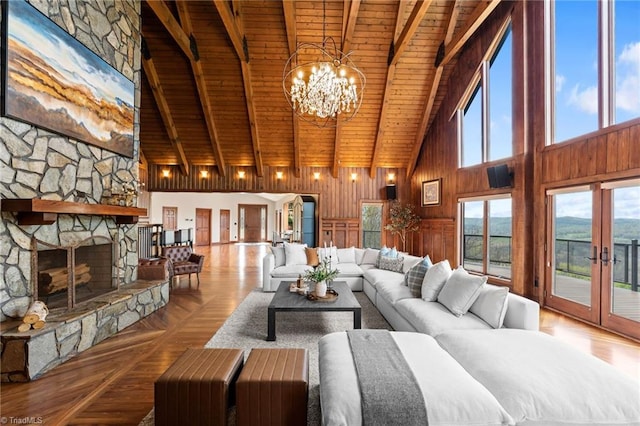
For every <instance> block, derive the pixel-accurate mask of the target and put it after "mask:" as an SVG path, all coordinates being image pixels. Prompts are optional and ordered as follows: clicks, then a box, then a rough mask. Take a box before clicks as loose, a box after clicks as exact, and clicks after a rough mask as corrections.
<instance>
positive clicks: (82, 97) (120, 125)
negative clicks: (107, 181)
mask: <svg viewBox="0 0 640 426" xmlns="http://www.w3.org/2000/svg"><path fill="white" fill-rule="evenodd" d="M3 3H4V6H5V9H4V11H3V16H4V17H6V19H5V22H4V26H5V28H4V30H5V33H4V34H3V36H4V37H3V40H4V43H5V46H3V51H4V54H5V55H6V56H5V58H3V59H4V60H3V63H4V64H5V68H4V69H3V74H4V81H3V86H4V87H3V90H4V92H3V95H4V96H3V105H2V114H3V115H4V116H7V117H11V118H14V119H17V120H20V121H24V122H28V123H31V124H34V125H36V126H38V127H41V128H44V129H48V130H51V131H53V132H56V133H59V134H62V135H65V136H68V137H70V138H73V139H77V140H81V141H83V142H86V143H89V144H93V145H96V146H99V147H101V148H104V149H108V150H110V151H113V152H117V153H119V154H122V155H125V156H128V157H133V127H134V126H133V125H134V84H133V82H132V81H130V80H129V79H127V78H126V77H124V76H123V75H122V74H120V73H119V72H117V71H116V70H115V69H114V68H112V67H111V66H110V65H109V64H107V63H106V62H105V61H104V60H103V59H102V58H100V57H99V56H98V55H96V54H95V53H94V52H92V51H91V50H89V49H88V48H87V47H85V46H84V45H83V44H82V43H80V42H78V41H77V40H76V39H74V38H73V37H71V36H70V35H69V34H68V33H67V32H65V31H64V30H62V29H61V28H60V27H58V26H57V25H56V24H55V23H54V22H53V21H51V20H49V19H48V18H47V17H46V16H44V15H43V14H41V13H40V12H39V11H38V10H36V9H35V8H34V7H32V6H31V5H29V4H28V3H27V2H25V1H8V2H3Z"/></svg>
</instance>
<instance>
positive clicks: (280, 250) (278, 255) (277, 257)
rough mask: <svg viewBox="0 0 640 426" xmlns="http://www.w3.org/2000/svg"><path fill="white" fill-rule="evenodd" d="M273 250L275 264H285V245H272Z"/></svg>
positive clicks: (276, 265)
mask: <svg viewBox="0 0 640 426" xmlns="http://www.w3.org/2000/svg"><path fill="white" fill-rule="evenodd" d="M271 252H272V253H273V258H274V266H275V267H276V268H277V267H278V266H284V247H282V246H276V247H271Z"/></svg>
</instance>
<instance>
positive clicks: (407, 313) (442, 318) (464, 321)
mask: <svg viewBox="0 0 640 426" xmlns="http://www.w3.org/2000/svg"><path fill="white" fill-rule="evenodd" d="M403 287H404V286H403ZM405 288H407V287H405ZM394 306H395V308H396V310H397V311H398V313H399V314H400V315H402V316H403V317H404V318H405V319H406V320H407V321H409V322H410V323H411V325H413V327H414V328H415V329H416V331H419V332H420V333H425V334H429V335H431V336H437V335H438V334H440V333H442V332H443V331H447V330H456V329H491V327H489V325H488V324H487V323H486V322H484V321H483V320H481V319H480V318H478V317H477V316H475V315H474V314H472V313H470V312H468V313H467V314H466V315H462V316H460V317H456V316H455V315H452V314H451V312H450V311H449V310H448V309H447V308H446V307H444V306H443V305H441V304H440V303H438V302H425V301H424V300H422V299H417V298H415V297H412V298H405V299H401V300H398V301H397V302H396V304H395V305H394Z"/></svg>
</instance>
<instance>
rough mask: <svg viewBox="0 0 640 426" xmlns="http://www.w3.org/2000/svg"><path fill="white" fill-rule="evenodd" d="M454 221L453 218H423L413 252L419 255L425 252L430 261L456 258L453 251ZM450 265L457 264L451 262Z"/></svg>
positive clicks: (423, 254) (424, 254)
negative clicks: (415, 248)
mask: <svg viewBox="0 0 640 426" xmlns="http://www.w3.org/2000/svg"><path fill="white" fill-rule="evenodd" d="M455 235H456V222H455V220H453V219H424V220H422V221H421V223H420V231H419V233H418V235H417V236H416V238H414V244H415V245H417V247H418V248H417V250H415V253H416V254H418V255H420V256H426V255H427V254H428V255H429V257H430V258H431V261H432V262H434V263H435V262H440V261H441V260H444V259H449V261H450V262H451V261H452V259H455V258H456V253H455V244H454V241H455ZM451 266H452V267H454V268H455V267H456V266H457V265H455V264H452V265H451Z"/></svg>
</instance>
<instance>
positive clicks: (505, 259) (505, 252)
mask: <svg viewBox="0 0 640 426" xmlns="http://www.w3.org/2000/svg"><path fill="white" fill-rule="evenodd" d="M488 203H489V253H488V257H489V262H488V268H489V270H488V271H487V272H488V273H489V274H490V275H495V276H497V277H500V278H511V199H510V198H509V199H503V200H490V201H489V202H488Z"/></svg>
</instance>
